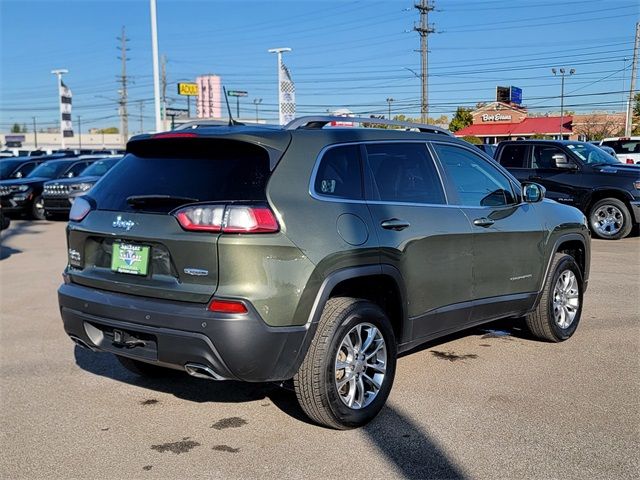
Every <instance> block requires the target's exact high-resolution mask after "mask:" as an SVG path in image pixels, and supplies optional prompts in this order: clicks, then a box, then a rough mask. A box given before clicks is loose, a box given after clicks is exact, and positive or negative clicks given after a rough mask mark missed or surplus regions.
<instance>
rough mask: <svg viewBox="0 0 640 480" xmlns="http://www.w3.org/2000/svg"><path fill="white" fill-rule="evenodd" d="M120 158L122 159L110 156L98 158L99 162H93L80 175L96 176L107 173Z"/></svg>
mask: <svg viewBox="0 0 640 480" xmlns="http://www.w3.org/2000/svg"><path fill="white" fill-rule="evenodd" d="M118 160H120V159H119V158H110V159H109V160H98V161H97V162H93V163H92V164H91V165H89V166H88V167H87V168H86V169H84V170H83V171H82V172H81V173H80V175H81V176H83V177H85V176H87V177H88V176H96V177H101V176H102V175H104V174H105V173H107V172H108V171H109V169H110V168H111V167H113V166H114V165H115V164H116V163H117V162H118Z"/></svg>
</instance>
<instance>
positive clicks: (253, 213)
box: [173, 205, 280, 233]
mask: <svg viewBox="0 0 640 480" xmlns="http://www.w3.org/2000/svg"><path fill="white" fill-rule="evenodd" d="M173 215H174V216H175V217H176V218H177V219H178V222H179V223H180V225H181V226H182V228H184V229H185V230H191V231H208V232H224V233H273V232H277V231H278V230H279V228H280V227H279V225H278V221H277V220H276V217H275V215H274V214H273V212H272V211H271V209H270V208H268V207H254V206H249V205H227V206H224V205H191V206H188V207H184V208H181V209H180V210H178V211H176V212H174V214H173Z"/></svg>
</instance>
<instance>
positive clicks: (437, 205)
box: [364, 142, 472, 339]
mask: <svg viewBox="0 0 640 480" xmlns="http://www.w3.org/2000/svg"><path fill="white" fill-rule="evenodd" d="M364 151H365V156H366V158H367V162H366V165H367V166H366V169H367V173H368V174H369V175H370V177H371V178H372V182H371V188H370V189H369V190H370V191H368V192H367V203H368V205H369V209H370V211H371V214H372V217H373V221H374V226H375V227H374V228H375V229H376V233H377V236H378V239H379V242H380V247H381V252H382V256H381V262H382V263H383V264H390V265H393V266H395V267H396V268H397V269H398V270H399V271H400V273H401V274H402V277H403V279H404V282H405V286H406V293H407V303H408V305H407V308H408V315H409V317H410V319H411V321H412V322H411V323H412V325H413V327H412V328H413V332H412V335H411V337H412V338H414V339H418V338H421V337H425V336H429V335H431V334H434V333H437V332H441V331H446V330H452V329H455V328H457V327H459V326H461V325H464V324H465V323H466V322H467V321H468V318H469V313H470V309H469V304H468V303H466V302H468V301H469V300H471V298H472V277H471V274H472V272H471V267H472V244H471V228H470V226H469V222H468V221H467V219H466V217H465V215H464V213H463V212H462V211H461V210H460V209H459V208H458V207H454V206H450V205H447V199H446V195H445V192H444V188H443V185H442V181H441V177H440V174H439V172H438V170H437V167H436V165H435V163H434V162H433V158H432V156H431V154H430V153H429V150H428V149H427V146H426V144H425V143H424V142H416V143H411V142H383V143H367V144H366V145H365V146H364Z"/></svg>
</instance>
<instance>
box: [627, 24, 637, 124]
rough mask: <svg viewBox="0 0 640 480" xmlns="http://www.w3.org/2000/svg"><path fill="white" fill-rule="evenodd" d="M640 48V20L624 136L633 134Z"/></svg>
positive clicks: (634, 48) (634, 51)
mask: <svg viewBox="0 0 640 480" xmlns="http://www.w3.org/2000/svg"><path fill="white" fill-rule="evenodd" d="M639 48H640V22H637V23H636V41H635V44H634V46H633V62H632V64H631V84H630V85H629V100H628V101H627V115H626V121H625V123H624V136H625V137H629V136H631V130H633V128H632V127H633V125H632V124H633V97H634V93H635V89H636V73H637V70H638V49H639Z"/></svg>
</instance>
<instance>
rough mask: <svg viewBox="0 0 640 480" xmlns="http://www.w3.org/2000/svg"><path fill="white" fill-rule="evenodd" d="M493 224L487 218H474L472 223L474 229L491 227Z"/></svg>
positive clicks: (492, 221) (493, 221)
mask: <svg viewBox="0 0 640 480" xmlns="http://www.w3.org/2000/svg"><path fill="white" fill-rule="evenodd" d="M494 223H496V222H495V220H491V219H490V218H487V217H482V218H476V219H475V220H474V221H473V224H474V225H475V226H476V227H490V226H491V225H493V224H494Z"/></svg>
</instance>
